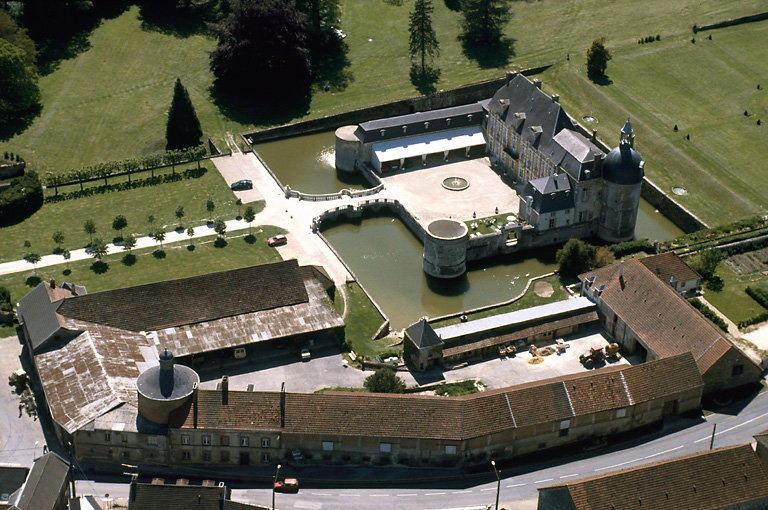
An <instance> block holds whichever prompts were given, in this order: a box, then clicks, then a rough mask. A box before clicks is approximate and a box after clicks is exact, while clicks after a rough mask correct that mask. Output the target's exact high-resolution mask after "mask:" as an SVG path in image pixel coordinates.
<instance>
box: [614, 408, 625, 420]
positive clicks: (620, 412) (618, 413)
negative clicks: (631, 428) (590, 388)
mask: <svg viewBox="0 0 768 510" xmlns="http://www.w3.org/2000/svg"><path fill="white" fill-rule="evenodd" d="M626 415H627V408H626V407H622V408H621V409H616V418H624V417H625V416H626Z"/></svg>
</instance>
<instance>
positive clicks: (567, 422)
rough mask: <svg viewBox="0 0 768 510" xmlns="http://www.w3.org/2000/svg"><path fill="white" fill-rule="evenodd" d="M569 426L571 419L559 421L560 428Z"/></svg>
mask: <svg viewBox="0 0 768 510" xmlns="http://www.w3.org/2000/svg"><path fill="white" fill-rule="evenodd" d="M570 426H571V420H563V421H561V422H560V430H563V429H567V428H568V427H570Z"/></svg>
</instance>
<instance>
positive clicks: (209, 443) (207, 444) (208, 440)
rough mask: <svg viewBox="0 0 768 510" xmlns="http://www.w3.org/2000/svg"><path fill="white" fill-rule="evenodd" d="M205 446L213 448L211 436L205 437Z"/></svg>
mask: <svg viewBox="0 0 768 510" xmlns="http://www.w3.org/2000/svg"><path fill="white" fill-rule="evenodd" d="M203 446H211V436H203Z"/></svg>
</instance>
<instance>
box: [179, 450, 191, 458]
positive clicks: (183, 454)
mask: <svg viewBox="0 0 768 510" xmlns="http://www.w3.org/2000/svg"><path fill="white" fill-rule="evenodd" d="M181 458H182V459H184V460H189V459H191V458H192V452H190V451H189V450H187V451H185V452H182V454H181Z"/></svg>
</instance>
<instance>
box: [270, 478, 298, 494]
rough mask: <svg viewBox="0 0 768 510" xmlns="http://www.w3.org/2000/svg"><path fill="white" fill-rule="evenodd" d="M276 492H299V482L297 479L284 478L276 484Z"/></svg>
mask: <svg viewBox="0 0 768 510" xmlns="http://www.w3.org/2000/svg"><path fill="white" fill-rule="evenodd" d="M275 492H294V493H295V492H299V481H298V480H297V479H295V478H284V479H282V480H278V481H276V482H275Z"/></svg>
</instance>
